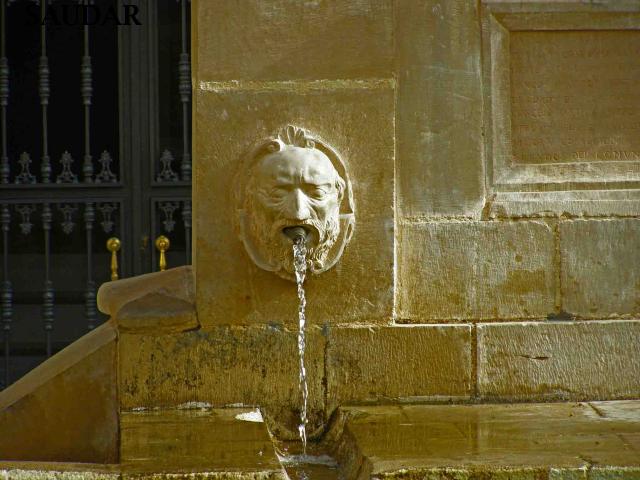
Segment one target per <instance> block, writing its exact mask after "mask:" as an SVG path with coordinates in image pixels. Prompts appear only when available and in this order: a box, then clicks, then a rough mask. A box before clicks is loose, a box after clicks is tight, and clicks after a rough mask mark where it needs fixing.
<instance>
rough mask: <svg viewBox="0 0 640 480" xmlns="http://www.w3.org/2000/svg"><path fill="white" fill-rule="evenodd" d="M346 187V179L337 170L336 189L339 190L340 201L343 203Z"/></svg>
mask: <svg viewBox="0 0 640 480" xmlns="http://www.w3.org/2000/svg"><path fill="white" fill-rule="evenodd" d="M345 188H346V184H345V181H344V180H343V179H342V177H340V175H338V173H337V172H336V190H337V191H338V203H342V199H343V198H344V190H345Z"/></svg>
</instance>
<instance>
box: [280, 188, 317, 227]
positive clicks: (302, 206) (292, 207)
mask: <svg viewBox="0 0 640 480" xmlns="http://www.w3.org/2000/svg"><path fill="white" fill-rule="evenodd" d="M284 213H285V215H286V217H287V218H288V219H290V220H307V219H309V218H310V217H311V209H310V208H309V199H308V198H307V196H306V195H305V194H304V192H303V191H302V190H300V189H299V188H296V189H295V190H293V191H292V192H291V193H290V194H289V197H288V198H287V203H286V206H285V212H284Z"/></svg>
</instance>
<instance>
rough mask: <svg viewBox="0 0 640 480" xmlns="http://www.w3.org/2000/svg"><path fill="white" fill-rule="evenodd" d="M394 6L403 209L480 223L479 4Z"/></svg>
mask: <svg viewBox="0 0 640 480" xmlns="http://www.w3.org/2000/svg"><path fill="white" fill-rule="evenodd" d="M395 5H396V7H395V11H396V19H395V40H396V71H397V75H398V103H397V126H396V134H397V142H398V150H397V151H398V160H397V161H398V171H397V176H398V188H399V195H398V209H399V211H400V213H401V214H402V215H405V216H423V215H427V216H431V217H447V216H470V217H473V218H479V216H480V212H481V210H482V203H483V200H484V173H483V166H482V148H483V139H482V128H481V127H482V121H481V116H482V92H481V89H480V86H481V82H480V78H481V71H480V27H479V22H478V5H479V4H478V2H469V1H466V0H449V1H446V2H441V1H435V0H420V1H416V0H412V1H399V2H396V4H395ZM436 38H437V40H435V39H436Z"/></svg>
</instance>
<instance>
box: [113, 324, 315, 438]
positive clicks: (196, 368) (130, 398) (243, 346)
mask: <svg viewBox="0 0 640 480" xmlns="http://www.w3.org/2000/svg"><path fill="white" fill-rule="evenodd" d="M297 345H298V344H297V332H296V331H288V330H285V329H283V328H281V326H256V327H249V328H247V327H216V328H213V329H210V330H197V331H192V332H185V333H182V334H174V335H162V336H158V335H151V334H149V335H137V334H121V336H120V342H119V349H120V352H119V358H120V378H119V382H120V402H121V406H122V408H123V409H125V410H135V409H140V408H142V409H146V408H153V407H177V406H180V405H185V404H188V403H189V402H202V403H205V404H208V405H210V406H213V407H224V406H229V405H245V406H252V405H256V406H257V405H259V406H260V407H264V408H266V413H267V414H268V415H269V418H276V420H277V421H276V423H277V425H276V426H281V425H284V426H286V427H288V426H292V425H295V423H296V422H297V421H298V420H297V415H298V412H299V408H300V404H301V396H300V393H299V390H298V375H299V370H298V368H299V367H298V361H299V360H298V346H297ZM324 349H325V337H324V336H323V335H322V333H321V331H320V329H318V328H311V329H309V331H308V332H307V351H306V355H305V364H306V369H307V376H308V384H309V409H310V412H311V415H310V420H311V423H312V427H313V426H314V425H318V424H319V423H320V421H321V420H322V416H323V413H322V410H323V404H324V400H323V399H324V393H323V386H322V382H323V378H324Z"/></svg>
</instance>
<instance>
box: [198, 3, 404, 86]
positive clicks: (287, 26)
mask: <svg viewBox="0 0 640 480" xmlns="http://www.w3.org/2000/svg"><path fill="white" fill-rule="evenodd" d="M192 12H193V13H192V15H193V18H194V19H195V18H197V19H198V20H197V22H196V25H195V27H196V28H195V37H194V42H193V43H194V48H193V51H194V52H195V53H194V57H195V63H196V67H197V68H196V69H194V71H197V72H198V75H197V77H198V80H201V81H202V80H204V81H210V80H218V81H219V80H291V79H336V78H338V79H344V78H373V77H387V78H388V77H391V76H392V68H393V9H392V1H391V0H374V1H371V0H338V1H335V0H334V1H331V2H315V1H314V2H291V1H286V0H276V1H268V2H265V1H263V0H243V1H241V2H228V1H226V0H222V1H211V0H201V1H199V2H197V3H196V4H194V7H193V8H192Z"/></svg>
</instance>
